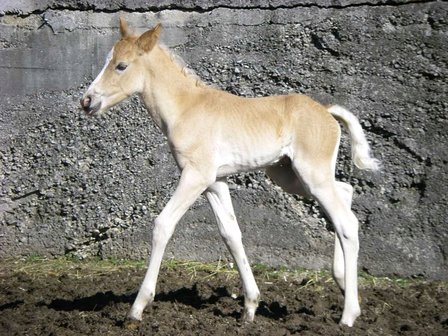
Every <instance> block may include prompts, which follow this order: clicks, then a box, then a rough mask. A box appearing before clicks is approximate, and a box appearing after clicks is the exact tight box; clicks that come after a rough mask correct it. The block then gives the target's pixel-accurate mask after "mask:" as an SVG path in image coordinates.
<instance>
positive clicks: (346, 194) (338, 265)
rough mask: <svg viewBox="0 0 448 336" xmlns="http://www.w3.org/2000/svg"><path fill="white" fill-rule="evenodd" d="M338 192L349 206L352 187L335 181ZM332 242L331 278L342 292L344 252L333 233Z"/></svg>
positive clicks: (343, 285)
mask: <svg viewBox="0 0 448 336" xmlns="http://www.w3.org/2000/svg"><path fill="white" fill-rule="evenodd" d="M336 185H337V188H338V191H339V194H340V196H341V198H342V199H343V200H344V202H345V204H346V206H347V207H348V208H351V206H352V197H353V187H352V186H351V185H350V184H347V183H344V182H336ZM334 236H335V242H334V259H333V269H332V271H333V278H334V280H335V281H336V283H337V284H338V286H339V288H340V289H341V291H342V292H344V290H345V279H344V278H345V265H344V252H343V250H342V245H341V241H340V240H339V237H338V234H337V233H335V235H334Z"/></svg>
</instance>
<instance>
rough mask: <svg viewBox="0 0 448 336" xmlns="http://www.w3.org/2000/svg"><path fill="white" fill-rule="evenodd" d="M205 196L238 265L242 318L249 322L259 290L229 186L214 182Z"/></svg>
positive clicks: (224, 183)
mask: <svg viewBox="0 0 448 336" xmlns="http://www.w3.org/2000/svg"><path fill="white" fill-rule="evenodd" d="M205 196H206V197H207V200H208V201H209V203H210V205H211V207H212V209H213V212H214V214H215V217H216V221H217V222H218V227H219V232H220V234H221V237H222V239H223V240H224V243H225V244H226V246H227V248H228V249H229V252H230V254H231V255H232V257H233V259H234V260H235V262H236V265H237V267H238V271H239V273H240V277H241V281H242V282H243V290H244V316H243V319H244V320H245V321H247V322H251V321H253V319H254V316H255V310H256V309H257V307H258V300H259V297H260V291H259V290H258V286H257V284H256V282H255V279H254V276H253V274H252V270H251V268H250V264H249V261H248V260H247V256H246V253H245V252H244V247H243V243H242V240H241V230H240V228H239V226H238V222H237V221H236V217H235V212H234V210H233V206H232V200H231V198H230V193H229V187H228V186H227V183H226V182H224V181H218V182H215V183H214V184H212V185H211V186H210V187H209V188H208V189H207V192H206V193H205Z"/></svg>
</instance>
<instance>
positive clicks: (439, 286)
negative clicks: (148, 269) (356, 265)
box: [0, 260, 448, 336]
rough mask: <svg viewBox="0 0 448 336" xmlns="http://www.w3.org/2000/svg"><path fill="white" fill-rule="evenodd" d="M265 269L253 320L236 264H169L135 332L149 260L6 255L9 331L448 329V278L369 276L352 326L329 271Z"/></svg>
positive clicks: (0, 293) (1, 321)
mask: <svg viewBox="0 0 448 336" xmlns="http://www.w3.org/2000/svg"><path fill="white" fill-rule="evenodd" d="M255 273H256V277H257V281H258V284H259V286H260V290H261V292H262V300H261V302H260V306H259V309H258V311H257V316H256V321H255V322H254V323H252V324H241V323H240V321H239V318H240V317H241V312H242V307H243V298H242V296H241V290H240V282H239V278H238V276H237V274H236V272H235V271H234V270H231V269H226V268H224V269H223V268H220V269H218V268H217V270H216V271H215V270H214V269H213V267H208V268H205V267H196V266H191V265H187V264H184V265H180V266H179V265H178V266H172V265H171V266H170V265H166V264H165V266H164V267H163V268H162V271H161V274H160V277H159V283H158V292H157V293H158V294H157V296H156V299H155V302H154V304H153V305H152V306H151V307H148V308H147V309H146V311H145V315H144V321H143V322H142V323H141V325H140V326H139V328H138V329H137V330H128V329H127V328H126V327H125V323H124V321H125V320H124V317H125V316H126V313H127V311H128V309H129V308H130V305H131V303H132V302H133V300H134V298H135V296H136V293H137V290H138V287H139V285H140V283H141V281H142V278H143V275H144V267H143V266H142V264H139V265H137V264H131V265H117V264H113V263H103V262H99V263H91V262H86V263H84V262H64V263H60V262H59V263H56V262H53V261H38V262H30V261H29V260H28V261H18V260H14V261H11V260H8V261H0V335H123V336H124V335H295V334H300V335H427V336H429V335H440V336H442V335H448V285H447V283H446V282H426V281H423V280H406V281H403V280H390V279H374V278H370V277H369V278H367V279H366V278H364V279H361V286H360V287H361V288H360V296H361V308H362V309H363V312H362V315H361V316H360V318H359V319H358V320H357V323H356V324H355V326H354V327H353V328H347V327H341V326H339V325H338V319H339V318H340V315H341V304H342V295H341V294H340V292H339V290H338V289H337V287H336V285H335V284H334V282H333V281H332V280H331V278H330V277H329V275H328V274H326V273H317V272H309V271H304V272H297V271H296V272H280V271H278V272H272V271H267V270H263V269H258V270H256V272H255Z"/></svg>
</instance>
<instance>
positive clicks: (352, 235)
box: [312, 184, 361, 327]
mask: <svg viewBox="0 0 448 336" xmlns="http://www.w3.org/2000/svg"><path fill="white" fill-rule="evenodd" d="M312 194H313V195H314V196H315V197H316V199H317V200H318V202H319V203H320V204H321V206H322V207H323V208H324V210H325V211H326V213H327V214H328V215H329V217H330V219H331V221H332V222H333V225H334V228H335V230H336V234H337V236H338V238H337V239H339V242H340V246H341V250H342V254H343V264H344V283H343V286H344V290H345V291H344V296H345V298H344V299H345V300H344V310H343V312H342V318H341V321H340V324H343V325H347V326H349V327H351V326H353V323H354V322H355V319H356V318H357V317H358V316H359V315H360V313H361V309H360V307H359V302H358V274H357V261H358V251H359V240H358V220H357V219H356V217H355V215H354V214H353V212H352V211H351V210H350V207H349V206H348V204H347V201H346V200H345V199H344V197H343V196H342V195H341V192H340V190H339V189H338V185H335V184H330V185H328V186H327V187H322V186H321V187H318V188H316V189H314V190H312ZM335 250H336V251H335V252H337V253H338V256H337V257H336V258H337V261H336V263H337V265H336V267H337V268H339V267H340V265H342V262H341V261H340V259H341V251H340V249H339V248H335ZM338 272H340V270H338Z"/></svg>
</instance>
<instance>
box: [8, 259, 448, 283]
mask: <svg viewBox="0 0 448 336" xmlns="http://www.w3.org/2000/svg"><path fill="white" fill-rule="evenodd" d="M146 267H147V262H146V261H142V260H129V259H115V258H110V259H99V258H91V259H87V260H79V259H78V258H76V257H73V256H70V255H68V256H64V257H59V258H45V257H39V256H30V257H24V258H11V259H1V260H0V276H5V275H8V274H9V275H11V274H17V273H22V274H27V275H29V276H31V277H33V278H37V277H47V276H61V275H68V276H71V277H73V278H85V277H95V276H98V275H107V274H110V273H112V272H117V271H121V270H123V269H128V270H133V271H137V272H140V271H141V272H142V273H144V271H145V270H146ZM162 269H163V270H168V271H177V270H183V271H187V272H188V274H189V275H190V276H191V279H192V280H194V279H195V278H196V279H198V278H199V279H208V278H212V277H215V276H218V275H220V276H225V277H226V278H227V279H233V278H238V277H239V275H238V270H237V268H236V266H235V265H234V264H233V263H228V262H224V261H221V260H219V261H217V262H208V263H204V262H198V261H182V260H177V259H167V260H164V261H163V263H162ZM252 270H253V272H254V275H255V277H256V278H257V281H258V282H262V283H264V284H267V285H270V284H274V283H275V282H278V281H285V282H293V283H295V284H297V285H298V286H299V288H307V287H313V288H315V289H319V288H320V287H321V286H322V285H323V284H326V283H328V282H332V281H333V279H332V276H331V273H330V272H328V271H317V270H306V269H300V268H297V269H288V268H273V267H269V266H266V265H263V264H254V265H252ZM429 282H430V281H429V280H424V279H421V278H418V279H412V278H395V277H375V276H372V275H369V274H367V273H362V272H360V274H359V285H360V287H377V288H385V287H391V286H392V287H394V286H396V287H400V288H406V287H409V286H412V285H417V284H426V283H429ZM438 283H439V285H440V286H441V288H444V289H445V290H446V289H448V282H447V281H438Z"/></svg>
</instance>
